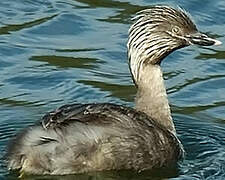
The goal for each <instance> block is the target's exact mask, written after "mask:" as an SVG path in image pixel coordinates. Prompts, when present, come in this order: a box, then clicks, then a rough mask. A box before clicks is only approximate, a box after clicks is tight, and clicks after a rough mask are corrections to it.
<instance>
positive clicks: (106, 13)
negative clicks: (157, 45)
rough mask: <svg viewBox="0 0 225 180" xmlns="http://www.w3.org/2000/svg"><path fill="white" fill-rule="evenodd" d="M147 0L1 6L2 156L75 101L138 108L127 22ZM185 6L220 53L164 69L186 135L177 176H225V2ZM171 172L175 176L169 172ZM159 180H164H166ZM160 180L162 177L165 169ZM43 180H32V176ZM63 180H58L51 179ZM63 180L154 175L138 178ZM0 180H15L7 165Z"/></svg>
mask: <svg viewBox="0 0 225 180" xmlns="http://www.w3.org/2000/svg"><path fill="white" fill-rule="evenodd" d="M154 2H155V1H149V0H117V1H116V0H114V1H113V0H105V1H97V0H36V1H32V0H8V1H6V0H2V1H1V2H0V55H1V59H0V77H1V80H0V117H1V118H0V151H1V154H4V153H5V147H6V144H7V142H8V141H9V139H10V138H12V137H13V136H14V135H15V134H16V132H17V131H19V130H20V129H22V128H24V127H26V126H28V125H30V124H32V123H34V122H35V121H36V120H38V119H40V118H41V117H42V116H43V115H44V113H45V112H47V111H49V110H52V109H54V108H56V107H59V106H60V105H63V104H66V103H71V102H83V103H88V102H112V103H118V104H124V105H128V106H133V99H134V96H135V92H136V90H135V88H134V86H133V83H132V80H131V77H130V74H129V70H128V66H127V62H126V45H125V44H126V40H127V31H128V28H129V26H130V24H131V21H130V18H131V17H132V15H133V14H134V13H135V12H136V11H138V10H140V9H144V8H146V7H148V5H150V4H153V3H154ZM160 3H163V4H169V5H173V6H176V5H179V6H182V7H183V8H184V9H186V10H187V11H188V12H189V13H190V14H191V15H192V17H193V19H194V21H195V22H196V24H197V25H198V27H199V29H200V30H201V31H204V32H207V34H209V35H211V36H212V37H216V38H218V39H219V40H220V41H222V42H223V45H222V46H219V47H207V48H199V47H188V48H185V49H181V50H179V51H176V52H174V53H173V54H171V55H170V56H169V57H168V58H167V59H166V60H165V61H164V62H163V64H162V68H163V70H164V74H165V79H166V86H167V90H168V93H169V100H170V104H171V108H172V111H173V117H174V121H175V124H176V128H177V132H178V134H179V138H180V139H181V141H182V143H183V145H184V148H185V150H186V158H185V160H184V161H183V162H182V164H181V167H180V171H179V172H178V173H174V174H173V173H172V175H171V177H172V178H171V179H175V180H183V179H185V180H189V179H207V180H211V179H213V180H214V179H219V180H220V179H225V110H224V109H225V94H224V92H225V50H224V49H225V37H224V29H225V19H224V16H225V2H224V0H217V1H211V0H205V1H198V0H189V1H181V0H173V1H169V0H167V1H166V0H164V1H160ZM170 173H171V172H170ZM159 174H160V176H159ZM159 174H156V177H154V179H161V178H160V177H161V175H163V174H164V172H160V173H159ZM36 178H37V179H43V178H44V177H30V179H36ZM45 178H46V179H60V178H61V177H45ZM63 178H64V179H74V178H76V179H101V180H102V179H138V180H140V179H152V178H150V177H149V175H148V174H144V175H137V174H133V173H131V172H124V173H120V172H114V173H109V172H105V173H97V174H91V175H80V176H66V177H63ZM0 179H17V176H16V175H15V174H10V173H9V172H8V171H7V169H6V167H5V165H4V163H3V162H2V160H1V161H0Z"/></svg>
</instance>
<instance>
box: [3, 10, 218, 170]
mask: <svg viewBox="0 0 225 180" xmlns="http://www.w3.org/2000/svg"><path fill="white" fill-rule="evenodd" d="M134 20H135V21H136V22H135V23H134V24H133V25H132V26H131V28H130V31H129V40H128V43H127V46H128V58H129V65H130V69H131V73H132V76H133V79H134V82H135V84H136V85H137V87H138V93H137V98H136V108H135V109H132V108H129V107H124V106H119V105H115V104H109V103H104V104H71V105H65V106H62V107H60V108H59V109H56V110H55V111H52V112H50V113H48V114H46V115H45V116H44V117H43V119H42V120H41V121H39V122H37V123H36V124H35V125H33V126H31V127H28V128H27V129H25V130H23V131H22V132H20V133H19V134H18V135H17V136H16V138H15V139H14V140H12V142H11V144H10V145H9V147H8V153H7V159H8V168H9V169H19V170H20V171H21V172H25V173H30V174H74V173H84V172H90V171H102V170H119V169H134V170H136V171H138V172H140V171H144V170H152V169H158V168H165V167H170V166H173V165H176V163H177V162H178V161H179V160H180V159H181V158H182V156H183V148H182V145H181V144H180V142H179V140H178V138H177V137H176V131H175V128H174V125H173V121H172V117H171V113H170V108H169V104H168V100H167V95H166V89H165V87H164V83H163V78H162V72H161V69H160V66H159V65H160V62H161V61H162V59H163V58H164V57H165V56H166V55H168V54H169V53H170V52H172V51H173V50H175V49H177V48H181V47H184V46H187V45H190V44H199V45H213V44H219V41H216V40H213V39H211V38H208V37H207V36H206V35H203V34H200V33H199V32H198V31H197V28H196V26H195V25H194V23H193V22H192V21H191V20H190V18H189V17H188V16H187V15H186V14H185V12H184V11H182V10H176V9H173V8H170V7H167V6H153V7H150V8H149V9H147V10H143V11H141V12H139V13H138V14H137V16H136V17H135V18H134Z"/></svg>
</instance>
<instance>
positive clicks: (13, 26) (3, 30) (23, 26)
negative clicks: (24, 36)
mask: <svg viewBox="0 0 225 180" xmlns="http://www.w3.org/2000/svg"><path fill="white" fill-rule="evenodd" d="M56 16H57V14H54V15H52V16H50V17H44V18H41V19H36V20H34V21H30V22H26V23H23V24H10V25H6V26H3V27H1V28H0V35H3V34H10V33H11V32H13V31H20V30H22V29H27V28H31V27H33V26H37V25H40V24H43V23H45V22H47V21H49V20H52V19H53V18H55V17H56Z"/></svg>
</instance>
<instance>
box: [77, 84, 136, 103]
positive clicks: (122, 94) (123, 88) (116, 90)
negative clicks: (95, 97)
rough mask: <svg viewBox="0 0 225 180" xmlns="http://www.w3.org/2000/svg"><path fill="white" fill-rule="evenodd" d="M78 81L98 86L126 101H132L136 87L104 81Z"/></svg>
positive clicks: (101, 89)
mask: <svg viewBox="0 0 225 180" xmlns="http://www.w3.org/2000/svg"><path fill="white" fill-rule="evenodd" d="M77 82H79V83H82V84H85V85H89V86H92V87H94V88H98V89H99V90H100V91H103V92H107V91H108V92H110V93H111V95H110V96H113V97H117V98H119V99H121V100H123V101H126V102H133V101H134V96H135V94H136V88H135V86H134V85H121V84H111V83H106V82H98V81H91V80H90V81H89V80H79V81H77Z"/></svg>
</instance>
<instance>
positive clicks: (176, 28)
mask: <svg viewBox="0 0 225 180" xmlns="http://www.w3.org/2000/svg"><path fill="white" fill-rule="evenodd" d="M179 31H180V28H179V27H177V26H175V27H173V28H172V32H173V33H175V34H177V33H179Z"/></svg>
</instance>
